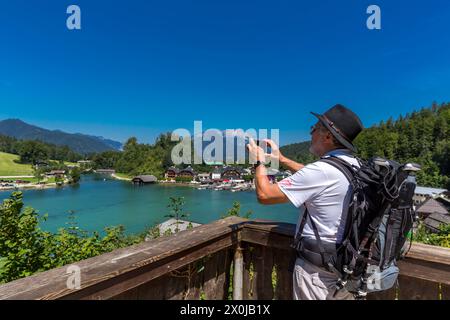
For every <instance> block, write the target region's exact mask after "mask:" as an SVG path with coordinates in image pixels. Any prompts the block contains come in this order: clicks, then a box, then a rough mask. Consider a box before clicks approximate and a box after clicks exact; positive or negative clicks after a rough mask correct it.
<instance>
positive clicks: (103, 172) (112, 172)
mask: <svg viewBox="0 0 450 320" xmlns="http://www.w3.org/2000/svg"><path fill="white" fill-rule="evenodd" d="M95 172H96V173H100V174H115V173H116V170H114V169H97V170H95Z"/></svg>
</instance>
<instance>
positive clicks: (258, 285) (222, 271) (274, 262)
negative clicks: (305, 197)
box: [0, 217, 450, 300]
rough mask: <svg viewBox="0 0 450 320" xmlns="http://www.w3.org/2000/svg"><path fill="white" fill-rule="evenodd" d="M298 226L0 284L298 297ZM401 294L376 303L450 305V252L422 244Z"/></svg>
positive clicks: (241, 226)
mask: <svg viewBox="0 0 450 320" xmlns="http://www.w3.org/2000/svg"><path fill="white" fill-rule="evenodd" d="M294 229H295V226H294V225H292V224H285V223H277V222H269V221H261V220H256V221H255V220H246V219H242V218H237V217H230V218H226V219H222V220H218V221H215V222H213V223H211V224H207V225H202V226H200V227H197V228H194V229H191V230H186V231H182V232H179V233H177V234H175V235H172V236H166V237H161V238H158V239H156V240H152V241H148V242H144V243H141V244H138V245H134V246H131V247H127V248H123V249H118V250H115V251H113V252H110V253H107V254H103V255H100V256H97V257H94V258H90V259H87V260H83V261H80V262H78V263H75V264H72V265H71V266H73V265H76V266H78V267H79V268H80V271H81V288H80V289H69V288H68V286H67V280H68V278H69V276H70V275H71V274H69V273H68V272H67V271H68V267H69V266H65V267H61V268H57V269H53V270H49V271H46V272H42V273H38V274H36V275H33V276H30V277H27V278H24V279H19V280H16V281H13V282H10V283H7V284H4V285H2V286H0V299H218V300H222V299H228V298H230V297H233V298H234V299H259V300H261V299H291V297H292V273H290V272H289V271H288V266H289V262H290V260H291V256H292V254H293V252H292V250H291V249H290V247H289V245H290V243H291V242H292V239H293V233H294ZM399 264H400V270H401V275H400V277H399V286H398V288H395V289H392V290H390V291H388V292H384V293H382V294H374V295H370V296H369V297H368V299H444V300H449V299H450V249H445V248H438V247H433V246H427V245H420V244H414V245H413V246H412V248H411V251H410V253H409V254H408V257H407V258H406V259H405V260H403V261H401V262H400V263H399Z"/></svg>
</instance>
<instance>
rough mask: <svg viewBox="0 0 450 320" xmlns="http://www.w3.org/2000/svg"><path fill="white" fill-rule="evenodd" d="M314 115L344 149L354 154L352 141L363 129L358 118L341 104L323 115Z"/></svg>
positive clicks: (354, 149)
mask: <svg viewBox="0 0 450 320" xmlns="http://www.w3.org/2000/svg"><path fill="white" fill-rule="evenodd" d="M311 113H312V114H313V115H315V116H316V117H317V118H318V119H319V120H320V122H321V123H322V124H323V125H324V126H325V127H326V128H327V129H328V130H329V131H330V132H331V134H332V135H333V136H334V137H335V138H336V139H337V140H338V141H339V142H340V143H341V144H342V145H343V146H344V147H346V148H348V149H350V150H351V151H353V152H356V147H355V146H354V145H353V140H354V139H355V138H356V137H357V136H358V134H359V133H360V132H361V131H362V130H363V129H364V127H363V124H362V122H361V120H360V119H359V117H358V116H357V115H356V114H355V113H354V112H353V111H351V110H350V109H348V108H346V107H344V106H343V105H341V104H337V105H335V106H334V107H332V108H330V109H328V110H327V111H326V112H325V113H324V114H317V113H314V112H311Z"/></svg>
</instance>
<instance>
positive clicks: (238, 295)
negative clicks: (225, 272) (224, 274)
mask: <svg viewBox="0 0 450 320" xmlns="http://www.w3.org/2000/svg"><path fill="white" fill-rule="evenodd" d="M233 265H234V272H233V300H242V296H243V279H244V257H243V255H242V247H241V245H240V244H238V245H237V247H236V251H235V252H234V263H233Z"/></svg>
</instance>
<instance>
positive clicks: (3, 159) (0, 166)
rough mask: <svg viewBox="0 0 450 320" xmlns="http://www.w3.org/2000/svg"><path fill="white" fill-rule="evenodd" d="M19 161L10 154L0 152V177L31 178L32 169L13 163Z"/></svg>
mask: <svg viewBox="0 0 450 320" xmlns="http://www.w3.org/2000/svg"><path fill="white" fill-rule="evenodd" d="M14 160H17V161H18V160H19V156H18V155H15V154H10V153H4V152H0V176H32V175H33V169H32V168H31V165H29V164H20V163H16V162H14Z"/></svg>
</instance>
